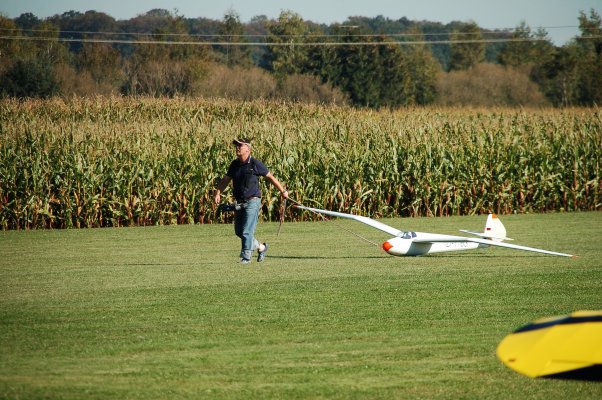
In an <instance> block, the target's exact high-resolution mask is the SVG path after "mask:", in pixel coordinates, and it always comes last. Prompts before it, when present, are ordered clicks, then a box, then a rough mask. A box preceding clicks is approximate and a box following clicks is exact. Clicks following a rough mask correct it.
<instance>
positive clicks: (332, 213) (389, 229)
mask: <svg viewBox="0 0 602 400" xmlns="http://www.w3.org/2000/svg"><path fill="white" fill-rule="evenodd" d="M297 208H301V209H303V210H308V211H312V212H315V213H318V214H324V215H330V216H332V217H339V218H347V219H352V220H355V221H358V222H361V223H363V224H366V225H369V226H371V227H373V228H376V229H378V230H381V231H383V232H386V233H388V234H389V235H393V236H399V235H400V234H401V233H403V232H402V231H400V230H399V229H395V228H393V227H392V226H389V225H386V224H383V223H381V222H378V221H375V220H373V219H372V218H368V217H362V216H361V215H353V214H345V213H340V212H336V211H328V210H320V209H319V208H311V207H305V206H301V205H297Z"/></svg>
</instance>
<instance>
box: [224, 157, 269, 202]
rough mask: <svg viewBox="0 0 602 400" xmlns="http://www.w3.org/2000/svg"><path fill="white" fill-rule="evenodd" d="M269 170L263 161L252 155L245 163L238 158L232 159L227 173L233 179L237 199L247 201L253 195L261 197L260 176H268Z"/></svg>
mask: <svg viewBox="0 0 602 400" xmlns="http://www.w3.org/2000/svg"><path fill="white" fill-rule="evenodd" d="M269 172H270V171H269V170H268V169H267V167H266V166H265V165H263V163H262V162H261V161H259V160H256V159H255V158H253V157H251V156H249V159H248V160H247V161H246V162H244V163H241V162H240V161H239V160H238V158H237V159H236V160H234V161H232V163H230V167H229V168H228V172H226V175H227V176H229V177H230V178H232V180H233V186H234V197H235V198H236V200H237V201H245V200H248V199H250V198H251V197H261V190H260V189H259V177H260V176H266V175H267V174H268V173H269Z"/></svg>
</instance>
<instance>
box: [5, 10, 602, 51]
mask: <svg viewBox="0 0 602 400" xmlns="http://www.w3.org/2000/svg"><path fill="white" fill-rule="evenodd" d="M154 8H163V9H166V10H169V11H175V10H177V11H178V14H179V15H183V16H185V17H187V18H197V17H206V18H212V19H218V20H221V19H222V18H223V17H224V14H225V13H226V11H228V10H229V9H233V10H235V11H236V12H237V13H238V14H239V15H240V19H241V21H242V22H248V21H249V20H250V19H251V18H252V17H254V16H256V15H266V16H267V17H268V18H275V17H277V16H278V15H279V14H280V12H281V11H282V10H291V11H294V12H296V13H298V14H299V15H301V17H302V18H303V19H306V20H311V21H313V22H318V23H327V24H329V23H333V22H343V21H345V20H346V19H347V17H349V16H365V17H375V16H377V15H382V16H384V17H388V18H390V19H399V18H402V17H406V18H408V19H410V20H428V21H433V22H441V23H444V24H446V23H448V22H451V21H464V22H466V21H474V22H476V23H477V24H478V25H479V26H480V27H481V28H485V29H501V28H515V27H516V26H517V25H519V24H520V23H521V21H525V22H526V23H527V25H529V26H530V27H531V28H532V30H535V29H537V28H538V27H544V28H545V29H546V31H547V32H548V34H549V35H550V37H551V38H552V40H553V41H554V42H555V43H556V44H557V45H563V44H565V43H566V42H567V41H568V40H569V39H571V38H572V37H574V36H575V35H578V34H579V29H578V28H577V26H578V24H579V23H578V20H577V18H578V16H579V11H584V12H586V14H587V15H589V12H590V10H591V9H594V10H596V11H597V12H598V14H602V0H225V1H222V0H170V1H168V0H0V13H1V14H4V15H5V16H7V17H9V18H15V17H18V16H19V15H21V14H22V13H25V12H31V13H33V14H34V15H36V16H37V17H38V18H46V17H49V16H52V15H55V14H62V13H63V12H66V11H70V10H75V11H80V12H85V11H88V10H95V11H99V12H104V13H106V14H108V15H110V16H112V17H113V18H115V19H118V20H120V19H129V18H132V17H135V16H136V15H138V14H144V13H146V12H147V11H149V10H152V9H154Z"/></svg>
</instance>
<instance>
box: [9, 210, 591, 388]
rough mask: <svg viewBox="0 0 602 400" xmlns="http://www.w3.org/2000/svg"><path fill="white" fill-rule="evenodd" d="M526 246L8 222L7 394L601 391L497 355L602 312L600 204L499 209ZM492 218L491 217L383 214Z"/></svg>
mask: <svg viewBox="0 0 602 400" xmlns="http://www.w3.org/2000/svg"><path fill="white" fill-rule="evenodd" d="M502 219H503V221H504V223H505V225H506V228H507V229H508V234H509V236H511V237H513V238H515V239H516V243H518V244H524V245H530V246H537V247H543V248H547V249H551V250H557V251H563V252H572V253H575V254H578V255H579V256H580V258H578V259H565V258H556V257H549V256H544V255H538V254H535V253H525V252H516V251H511V250H507V249H487V250H478V251H473V252H466V253H456V254H447V255H441V256H427V257H418V258H395V257H390V256H388V255H386V254H384V253H382V252H381V251H380V250H379V249H378V248H376V247H372V246H371V245H369V244H367V243H365V242H363V241H360V240H358V239H357V238H355V237H353V236H351V235H350V234H349V233H347V232H345V231H343V230H341V228H342V227H345V228H350V229H352V230H354V231H355V232H358V233H360V234H362V235H364V236H366V237H368V238H369V239H371V240H375V241H378V242H380V241H382V240H384V239H385V238H386V236H383V235H381V233H380V232H378V231H373V230H371V229H370V228H368V227H364V226H363V225H359V224H355V223H354V222H353V221H329V222H313V223H310V222H296V223H285V225H284V227H283V229H282V232H281V234H280V235H279V236H276V231H277V225H276V224H274V223H262V224H260V225H259V228H258V233H259V238H260V239H262V240H267V241H268V242H269V243H270V245H271V248H270V252H269V257H268V259H267V260H266V261H265V262H264V263H262V264H258V263H253V264H251V265H250V266H241V265H239V264H238V263H237V261H238V260H237V254H238V245H239V244H238V241H237V240H236V238H235V237H234V235H233V233H232V227H231V226H230V225H184V226H159V227H144V228H143V227H140V228H104V229H84V230H51V231H44V230H41V231H40V230H39V231H8V232H2V233H0V236H1V239H0V291H1V293H2V296H1V297H0V343H1V346H0V398H66V399H69V398H73V399H81V398H87V399H107V398H119V399H124V398H131V399H148V398H195V399H197V398H308V397H310V398H345V399H347V398H445V399H447V398H538V399H554V398H558V399H559V398H577V397H578V398H581V399H586V398H592V399H594V398H600V397H601V396H602V385H600V384H599V383H595V382H580V381H567V380H542V379H535V380H534V379H530V378H527V377H524V376H522V375H519V374H517V373H515V372H513V371H512V370H510V369H508V368H506V367H505V366H503V365H502V363H501V362H500V361H499V360H498V359H497V358H496V356H495V349H496V347H497V344H498V343H499V342H500V341H501V339H502V338H503V337H504V336H505V335H506V334H508V333H510V332H511V331H513V330H514V329H515V328H517V327H519V326H521V325H523V324H525V323H527V322H529V321H531V320H533V319H536V318H538V317H544V316H553V315H561V314H566V313H569V312H571V311H575V310H580V309H602V297H601V296H600V287H601V285H602V263H601V261H600V260H601V259H602V246H601V244H602V243H601V239H600V237H602V236H601V234H602V214H601V213H598V212H588V213H556V214H541V215H533V214H527V215H510V216H504V217H502ZM386 222H389V223H390V224H391V225H394V226H396V227H400V228H408V229H414V230H421V231H427V232H428V231H434V232H441V233H455V232H456V230H457V229H458V228H466V229H471V230H478V229H480V228H482V224H483V223H484V217H483V216H480V217H476V216H473V217H448V218H417V219H411V218H407V219H394V220H386Z"/></svg>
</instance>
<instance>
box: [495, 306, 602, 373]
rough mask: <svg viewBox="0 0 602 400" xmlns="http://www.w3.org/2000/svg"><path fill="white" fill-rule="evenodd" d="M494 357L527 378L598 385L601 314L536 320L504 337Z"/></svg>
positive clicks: (601, 367) (601, 353)
mask: <svg viewBox="0 0 602 400" xmlns="http://www.w3.org/2000/svg"><path fill="white" fill-rule="evenodd" d="M497 356H498V358H499V359H500V360H502V362H503V363H504V364H505V365H506V366H508V367H510V368H512V369H513V370H515V371H517V372H520V373H521V374H524V375H527V376H529V377H531V378H535V377H549V378H569V379H584V380H595V381H602V311H577V312H574V313H572V314H570V315H565V316H562V317H554V318H547V319H539V320H536V321H534V322H532V323H530V324H528V325H525V326H523V327H522V328H519V329H517V330H516V331H515V332H513V333H511V334H510V335H508V336H506V337H505V338H504V339H503V340H502V341H501V342H500V344H499V346H498V348H497Z"/></svg>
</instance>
